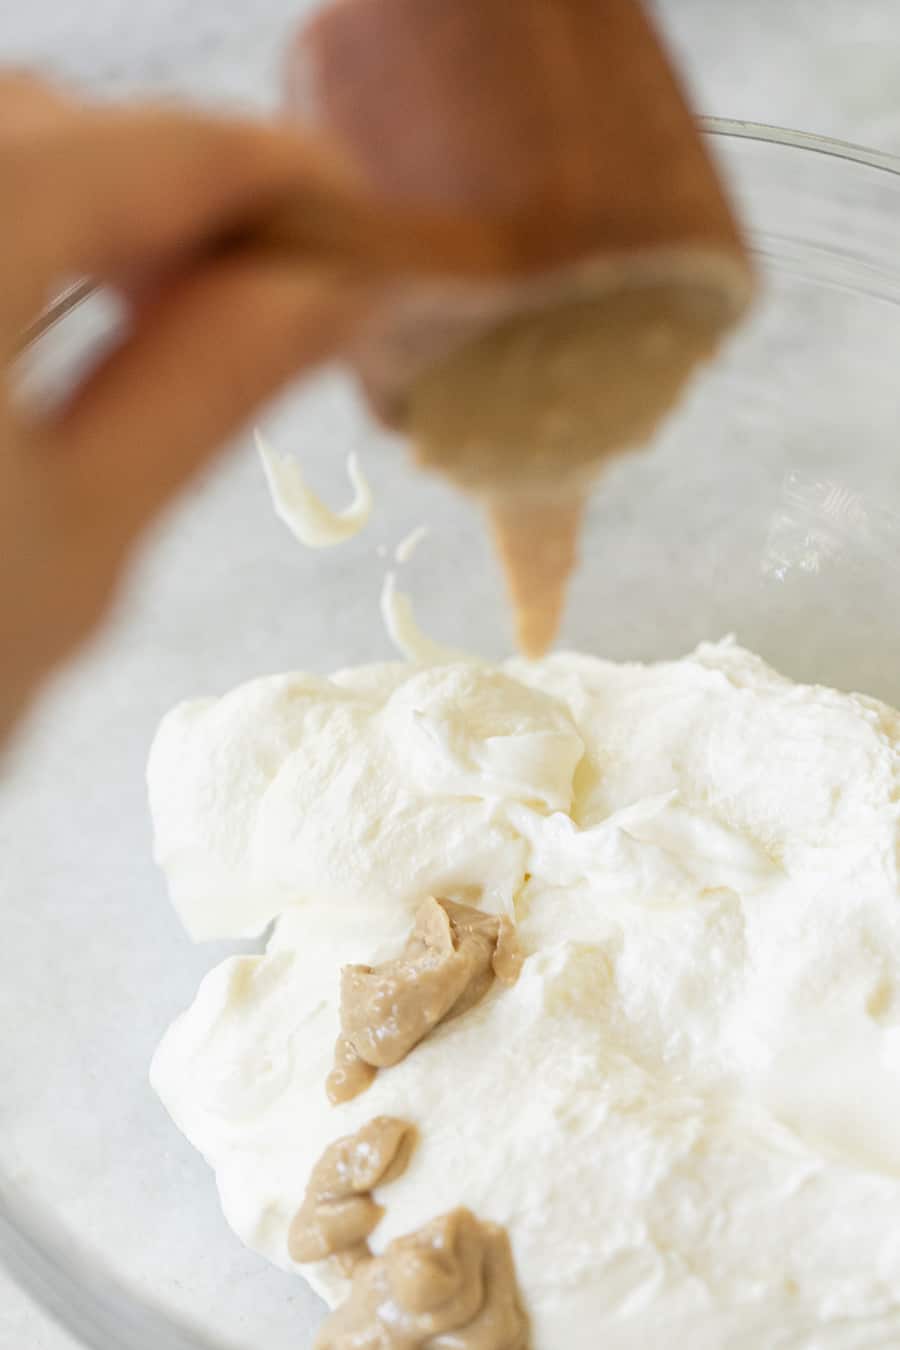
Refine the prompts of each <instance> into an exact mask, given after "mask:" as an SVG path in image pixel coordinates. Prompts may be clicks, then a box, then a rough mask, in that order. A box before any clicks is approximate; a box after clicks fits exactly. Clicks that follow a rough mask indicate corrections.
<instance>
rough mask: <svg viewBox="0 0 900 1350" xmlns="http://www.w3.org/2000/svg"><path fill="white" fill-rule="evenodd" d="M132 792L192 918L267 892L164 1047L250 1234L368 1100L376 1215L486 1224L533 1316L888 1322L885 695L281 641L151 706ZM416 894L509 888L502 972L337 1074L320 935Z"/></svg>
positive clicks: (898, 795) (349, 957) (329, 940)
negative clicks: (251, 948) (197, 691)
mask: <svg viewBox="0 0 900 1350" xmlns="http://www.w3.org/2000/svg"><path fill="white" fill-rule="evenodd" d="M150 793H151V802H152V808H153V817H154V823H155V828H156V847H157V856H158V859H159V861H160V863H161V865H162V866H163V868H164V869H165V871H166V874H167V877H168V880H169V884H170V888H171V891H172V895H173V899H174V901H175V904H176V906H177V907H178V910H179V913H180V914H181V916H182V918H183V920H184V922H185V924H186V926H187V928H188V930H189V931H190V932H191V933H192V934H193V935H195V936H200V937H211V936H236V935H240V934H247V933H250V932H258V931H259V930H261V929H262V927H263V926H264V925H265V924H266V922H267V921H268V920H269V919H271V918H272V917H273V916H275V915H278V914H280V915H281V916H282V917H281V918H280V919H279V921H278V923H277V925H276V927H275V930H274V933H273V936H272V937H271V939H270V941H269V943H268V947H267V951H266V954H265V955H264V956H261V957H238V958H233V959H231V960H229V961H227V962H225V963H224V964H223V965H222V966H220V967H218V968H217V969H216V970H214V971H212V972H211V974H210V975H209V976H208V977H207V979H206V980H205V981H204V983H203V985H202V987H201V989H200V992H199V993H198V996H197V999H196V1001H195V1003H194V1004H193V1006H192V1007H191V1008H190V1009H189V1010H188V1011H187V1012H186V1013H185V1014H184V1015H183V1017H182V1018H180V1019H179V1021H178V1022H176V1023H175V1025H174V1026H173V1027H172V1029H171V1030H170V1031H169V1033H168V1034H167V1036H166V1038H165V1040H164V1041H163V1043H162V1045H161V1047H160V1049H159V1051H158V1054H157V1056H156V1059H155V1062H154V1066H153V1082H154V1085H155V1087H156V1089H157V1091H158V1092H159V1094H160V1096H161V1097H162V1099H163V1101H164V1102H165V1104H166V1106H167V1107H168V1109H169V1110H170V1112H171V1113H172V1115H173V1117H174V1119H175V1121H176V1122H177V1123H178V1125H179V1126H180V1128H181V1129H182V1130H183V1131H184V1133H185V1134H186V1135H187V1136H188V1138H189V1139H191V1140H192V1141H193V1143H194V1144H195V1145H196V1146H197V1147H198V1148H199V1149H200V1150H201V1151H202V1153H203V1154H204V1156H205V1157H206V1158H207V1159H208V1161H209V1162H210V1164H211V1166H213V1167H214V1168H215V1171H216V1175H217V1180H218V1185H219V1189H220V1193H221V1197H222V1204H223V1207H224V1210H225V1214H226V1217H227V1219H228V1221H229V1223H231V1225H232V1226H233V1228H234V1229H235V1231H236V1232H237V1233H238V1234H239V1235H240V1237H241V1238H242V1239H243V1240H244V1241H245V1242H246V1243H248V1244H249V1245H250V1246H251V1247H253V1248H255V1249H256V1250H258V1251H260V1252H262V1253H264V1254H265V1255H266V1256H267V1257H268V1258H269V1259H271V1260H272V1261H273V1262H275V1263H276V1264H278V1265H280V1266H283V1267H286V1268H290V1264H291V1263H290V1260H289V1258H288V1255H287V1245H286V1236H287V1229H288V1225H289V1223H290V1220H291V1218H292V1216H293V1214H294V1212H295V1211H296V1209H297V1208H298V1207H299V1205H300V1202H301V1200H302V1197H303V1193H304V1189H305V1186H306V1182H307V1180H308V1177H309V1174H310V1171H311V1169H312V1166H313V1164H314V1163H315V1161H316V1160H317V1158H318V1157H319V1155H320V1154H321V1153H322V1151H323V1150H324V1148H325V1147H326V1145H327V1144H328V1143H330V1142H331V1141H332V1140H334V1139H335V1138H337V1137H339V1136H340V1135H343V1134H346V1133H348V1132H351V1131H353V1130H355V1129H356V1128H357V1127H358V1126H359V1125H360V1124H362V1123H363V1122H364V1121H366V1120H368V1119H370V1118H371V1117H372V1116H374V1115H376V1114H387V1115H393V1116H400V1117H402V1118H404V1119H408V1120H411V1121H412V1122H414V1123H415V1124H416V1125H417V1126H418V1129H419V1134H420V1140H421V1142H420V1144H419V1146H418V1148H417V1151H416V1153H415V1154H414V1156H413V1160H412V1163H411V1165H410V1167H409V1170H408V1171H407V1173H406V1174H405V1176H403V1177H402V1178H401V1179H400V1180H398V1181H396V1182H394V1183H392V1184H391V1185H390V1187H389V1188H384V1190H383V1191H382V1192H381V1193H380V1194H379V1196H378V1198H379V1199H380V1200H381V1202H382V1203H384V1204H385V1205H386V1209H387V1212H386V1215H385V1218H384V1219H383V1220H382V1222H381V1224H380V1225H379V1227H378V1228H377V1229H376V1231H375V1234H374V1235H373V1239H372V1244H373V1246H374V1247H375V1249H376V1250H380V1249H381V1248H382V1247H383V1246H384V1244H385V1243H386V1242H388V1241H389V1240H390V1239H391V1238H393V1237H395V1236H397V1235H399V1234H401V1233H404V1232H409V1231H410V1230H413V1229H416V1228H418V1227H419V1226H420V1225H422V1224H423V1223H425V1222H427V1221H428V1220H429V1219H431V1218H433V1217H434V1216H435V1215H437V1214H439V1213H441V1212H443V1211H445V1210H448V1209H450V1208H453V1207H454V1206H457V1205H460V1204H464V1205H468V1206H469V1207H471V1208H472V1209H473V1210H474V1211H475V1212H476V1213H477V1214H478V1215H479V1216H480V1217H481V1218H484V1219H489V1220H493V1221H495V1222H497V1223H500V1224H503V1225H505V1226H506V1228H507V1229H508V1232H509V1235H510V1238H511V1241H512V1245H513V1250H514V1254H515V1260H516V1268H517V1273H518V1279H519V1284H520V1287H521V1289H522V1291H523V1294H524V1297H525V1300H526V1302H527V1305H528V1309H529V1312H530V1315H531V1318H532V1325H533V1333H534V1348H535V1350H597V1347H598V1346H603V1347H604V1350H656V1348H657V1347H659V1348H660V1350H668V1348H669V1347H671V1346H672V1345H677V1344H679V1343H681V1344H684V1345H685V1346H690V1347H691V1350H707V1348H708V1350H722V1347H724V1346H728V1347H729V1350H734V1348H737V1350H782V1348H784V1350H787V1347H792V1348H793V1347H798V1348H799V1347H804V1348H807V1347H808V1348H811V1347H816V1350H820V1348H821V1350H874V1347H876V1346H878V1347H881V1346H885V1347H886V1346H890V1345H896V1344H900V1129H898V1126H897V1121H898V1120H900V894H898V881H897V859H898V814H900V715H898V714H897V713H895V712H893V711H891V710H890V709H888V708H886V707H884V706H883V705H881V704H878V703H876V702H875V701H873V700H871V699H867V698H863V697H858V696H847V695H842V694H838V693H835V692H833V691H830V690H826V689H816V688H809V687H804V686H799V685H796V684H793V683H791V682H790V681H789V680H786V679H783V678H782V677H780V676H779V675H777V674H776V673H774V672H773V671H772V670H770V669H769V668H768V667H767V666H766V665H765V664H764V663H763V662H762V661H761V660H759V658H757V657H755V656H753V655H751V654H750V653H748V652H746V651H743V650H742V649H741V648H739V647H737V646H736V645H734V644H733V643H730V642H725V643H721V644H718V645H704V646H701V647H700V648H699V649H698V651H697V652H696V653H695V654H694V655H693V656H691V657H689V658H687V659H685V660H681V661H675V662H671V663H667V664H660V665H652V666H640V665H614V664H611V663H609V662H604V661H600V660H595V659H593V658H589V657H584V656H577V655H557V656H552V657H549V658H547V659H545V660H543V661H541V662H537V663H534V664H528V663H526V662H522V661H511V662H508V663H507V664H506V665H505V666H504V667H502V668H501V669H497V668H493V667H490V666H486V665H478V664H474V663H456V664H449V665H443V666H432V667H430V668H428V669H425V670H416V669H413V668H410V667H408V666H404V665H399V664H398V665H385V666H374V667H364V668H361V669H359V670H354V671H345V672H342V673H340V674H338V675H336V676H334V677H333V678H332V679H331V680H319V679H313V678H312V677H310V676H306V675H287V676H282V677H278V678H274V679H266V680H257V681H254V682H252V683H250V684H248V685H245V686H243V687H242V688H240V689H237V690H235V691H234V692H232V693H231V694H228V695H226V696H225V697H224V698H222V699H218V700H213V699H210V700H205V701H202V702H198V703H191V704H186V705H184V706H182V707H181V708H178V709H176V710H175V711H174V712H173V713H172V714H170V715H169V717H168V718H167V719H166V720H165V722H164V723H163V726H162V728H161V729H160V732H159V735H158V738H157V741H156V744H155V745H154V748H153V753H152V756H151V761H150ZM431 893H433V894H437V895H441V896H447V897H449V898H458V899H461V900H464V901H467V902H469V903H472V901H473V898H475V897H477V896H478V895H479V894H481V895H482V903H483V905H484V906H485V908H487V909H490V910H492V911H494V912H506V913H509V914H513V915H515V917H516V918H517V920H518V924H519V936H520V941H521V943H522V945H523V947H524V948H525V950H526V952H528V953H529V956H528V959H527V961H526V963H525V966H524V969H523V972H522V975H521V978H520V980H519V983H518V984H517V985H516V986H515V987H514V988H512V989H509V990H504V989H499V988H498V989H495V991H494V992H493V993H492V994H491V995H489V996H488V997H487V998H486V999H485V1000H484V1001H483V1003H482V1004H480V1005H479V1006H478V1007H477V1008H475V1009H474V1010H472V1011H471V1012H469V1013H468V1014H466V1015H465V1016H463V1017H461V1018H459V1019H457V1020H454V1021H451V1022H449V1023H446V1024H445V1025H443V1026H442V1027H441V1028H440V1029H439V1030H438V1031H437V1032H436V1033H435V1034H433V1035H432V1036H431V1037H430V1038H429V1039H428V1040H427V1041H425V1042H424V1043H423V1044H421V1045H420V1046H419V1047H417V1048H416V1049H415V1050H414V1051H413V1052H412V1054H410V1056H409V1057H408V1058H407V1059H406V1060H405V1061H404V1062H403V1063H401V1064H400V1065H398V1066H397V1067H396V1068H393V1069H390V1070H385V1071H383V1072H381V1073H380V1074H379V1075H378V1077H377V1079H376V1081H375V1083H374V1084H373V1086H372V1087H371V1088H370V1089H369V1090H368V1092H366V1093H365V1094H364V1095H363V1096H361V1097H359V1098H358V1099H357V1100H355V1101H353V1102H349V1103H346V1104H344V1105H342V1106H338V1107H332V1106H330V1105H329V1104H328V1102H327V1100H326V1097H325V1091H324V1082H325V1077H326V1074H327V1072H328V1068H329V1066H330V1063H331V1055H332V1049H333V1044H334V1040H335V1037H336V1034H337V1029H338V1017H337V994H338V969H339V967H340V965H341V964H343V963H345V962H347V961H373V960H378V959H382V958H383V957H384V956H385V955H386V954H389V953H390V952H391V951H393V950H395V949H396V946H397V944H398V943H399V942H400V941H401V939H402V936H403V935H404V934H405V932H406V930H407V927H408V924H409V922H410V918H411V915H412V912H413V910H414V908H415V905H416V903H417V901H419V900H420V899H421V898H422V897H424V896H425V895H428V894H431ZM304 1273H306V1274H307V1275H308V1276H309V1277H310V1278H311V1280H312V1282H313V1283H314V1285H315V1286H316V1287H317V1288H319V1289H320V1290H321V1291H322V1292H323V1293H324V1294H325V1296H326V1297H327V1298H329V1299H330V1300H331V1301H334V1300H336V1299H338V1298H339V1297H340V1295H341V1293H342V1290H341V1288H340V1287H339V1285H338V1284H337V1283H335V1282H334V1280H333V1278H332V1277H331V1276H330V1275H329V1273H328V1272H327V1271H326V1270H325V1269H323V1268H321V1267H316V1268H312V1269H308V1268H304Z"/></svg>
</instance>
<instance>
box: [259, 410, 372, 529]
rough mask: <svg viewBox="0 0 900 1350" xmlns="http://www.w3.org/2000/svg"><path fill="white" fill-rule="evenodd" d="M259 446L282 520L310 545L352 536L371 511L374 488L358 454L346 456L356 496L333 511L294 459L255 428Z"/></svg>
mask: <svg viewBox="0 0 900 1350" xmlns="http://www.w3.org/2000/svg"><path fill="white" fill-rule="evenodd" d="M256 449H257V451H258V453H259V458H260V462H261V464H262V467H263V473H264V474H265V476H266V483H267V484H268V487H269V495H270V497H271V498H272V507H273V509H274V511H275V514H276V516H277V517H278V519H279V520H281V521H283V523H284V524H285V525H286V526H287V527H288V529H289V530H290V532H291V534H292V535H293V536H294V538H295V539H297V540H298V541H299V542H300V543H301V544H305V545H306V547H307V548H331V547H332V546H333V545H335V544H342V543H344V541H345V540H347V539H352V538H353V536H354V535H355V534H359V532H360V530H362V529H363V528H364V526H365V525H366V524H367V523H368V520H369V517H370V516H371V514H372V490H371V488H370V487H369V483H368V480H367V479H366V477H365V475H364V474H363V471H362V469H361V468H360V467H359V460H358V459H357V457H356V455H348V456H347V476H348V478H349V479H350V485H351V487H352V488H353V499H352V501H351V502H350V505H349V506H345V507H344V509H343V511H331V510H330V509H329V508H328V507H327V506H326V505H325V503H324V502H323V501H322V499H321V497H318V496H317V495H316V493H314V492H313V490H312V488H310V487H309V486H308V484H307V482H306V479H305V478H304V477H303V473H302V471H301V469H300V465H299V464H298V463H297V461H296V460H295V459H290V458H289V457H288V456H287V455H282V454H279V453H278V451H276V450H274V449H273V448H272V447H271V446H270V445H269V443H268V442H267V441H266V440H265V438H264V436H263V434H262V432H261V431H257V432H256Z"/></svg>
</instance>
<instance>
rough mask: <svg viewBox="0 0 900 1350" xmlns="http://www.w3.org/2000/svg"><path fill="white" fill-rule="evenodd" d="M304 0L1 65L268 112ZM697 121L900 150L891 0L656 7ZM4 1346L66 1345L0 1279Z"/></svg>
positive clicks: (157, 7) (169, 12) (897, 19)
mask: <svg viewBox="0 0 900 1350" xmlns="http://www.w3.org/2000/svg"><path fill="white" fill-rule="evenodd" d="M312 7H313V6H312V5H310V4H307V3H304V2H303V0H295V2H294V3H290V0H253V3H248V0H219V3H218V4H215V5H214V4H212V3H209V0H147V2H146V3H144V4H143V5H134V4H126V3H124V0H28V3H27V4H26V5H16V6H13V5H12V4H11V3H7V4H6V5H4V6H3V7H2V12H0V62H2V63H3V64H11V63H12V64H27V65H36V66H39V67H41V68H43V69H46V70H51V71H53V72H56V73H57V74H59V75H61V76H64V77H65V78H67V79H70V80H73V81H75V82H77V83H79V84H82V85H84V86H86V87H88V88H90V89H93V90H95V91H99V92H102V93H103V94H107V95H111V96H118V95H123V94H133V93H141V92H150V91H153V92H165V93H179V92H180V93H188V94H192V95H199V96H200V97H201V98H203V99H205V100H211V101H216V102H223V103H238V104H242V105H247V106H252V107H265V106H267V105H268V104H270V103H271V102H272V100H273V90H274V89H275V88H276V87H277V86H276V81H277V70H278V63H279V53H280V51H281V49H282V46H283V42H284V37H285V34H286V32H287V31H288V30H289V29H290V27H291V25H292V23H293V22H294V21H295V20H296V18H297V15H298V13H301V14H302V12H303V11H304V10H306V9H309V8H312ZM654 8H655V9H656V10H657V12H658V14H659V17H660V19H661V21H662V23H663V25H664V27H665V29H666V31H667V33H668V35H669V37H670V40H671V42H672V44H673V47H674V49H675V50H676V52H677V53H678V55H679V57H680V59H681V60H682V63H683V65H684V68H685V71H686V73H687V76H688V79H689V81H690V83H691V85H692V87H693V90H694V95H695V100H696V103H697V106H698V108H699V109H700V111H702V112H705V113H712V114H717V115H720V116H727V117H735V118H741V119H748V120H756V121H766V122H774V123H778V124H781V125H785V126H789V127H794V128H799V129H803V130H809V131H816V132H820V133H823V134H827V135H831V136H836V137H839V138H843V139H846V140H849V141H854V142H858V143H863V144H869V145H874V146H877V147H878V148H880V149H883V150H889V151H892V152H894V153H897V154H900V7H898V6H897V5H896V4H894V3H892V0H854V2H853V3H848V0H750V2H748V3H734V4H732V3H723V0H657V3H656V4H655V6H654ZM0 1346H3V1347H6V1346H9V1347H13V1346H17V1347H18V1346H21V1347H27V1348H28V1350H73V1342H72V1341H71V1340H70V1338H69V1337H67V1336H66V1335H65V1334H63V1333H62V1332H60V1331H59V1330H58V1329H57V1328H56V1327H55V1326H54V1325H53V1324H52V1323H51V1322H50V1321H49V1320H48V1319H47V1318H45V1316H44V1315H43V1314H42V1313H41V1312H39V1311H38V1310H37V1309H35V1308H34V1307H33V1306H32V1305H31V1304H30V1303H29V1302H28V1300H27V1299H26V1298H25V1297H24V1296H23V1295H22V1294H21V1293H20V1292H19V1291H18V1290H17V1288H16V1287H15V1285H14V1284H13V1283H12V1281H11V1280H10V1279H9V1278H8V1277H7V1276H6V1275H4V1274H3V1273H2V1271H0Z"/></svg>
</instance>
